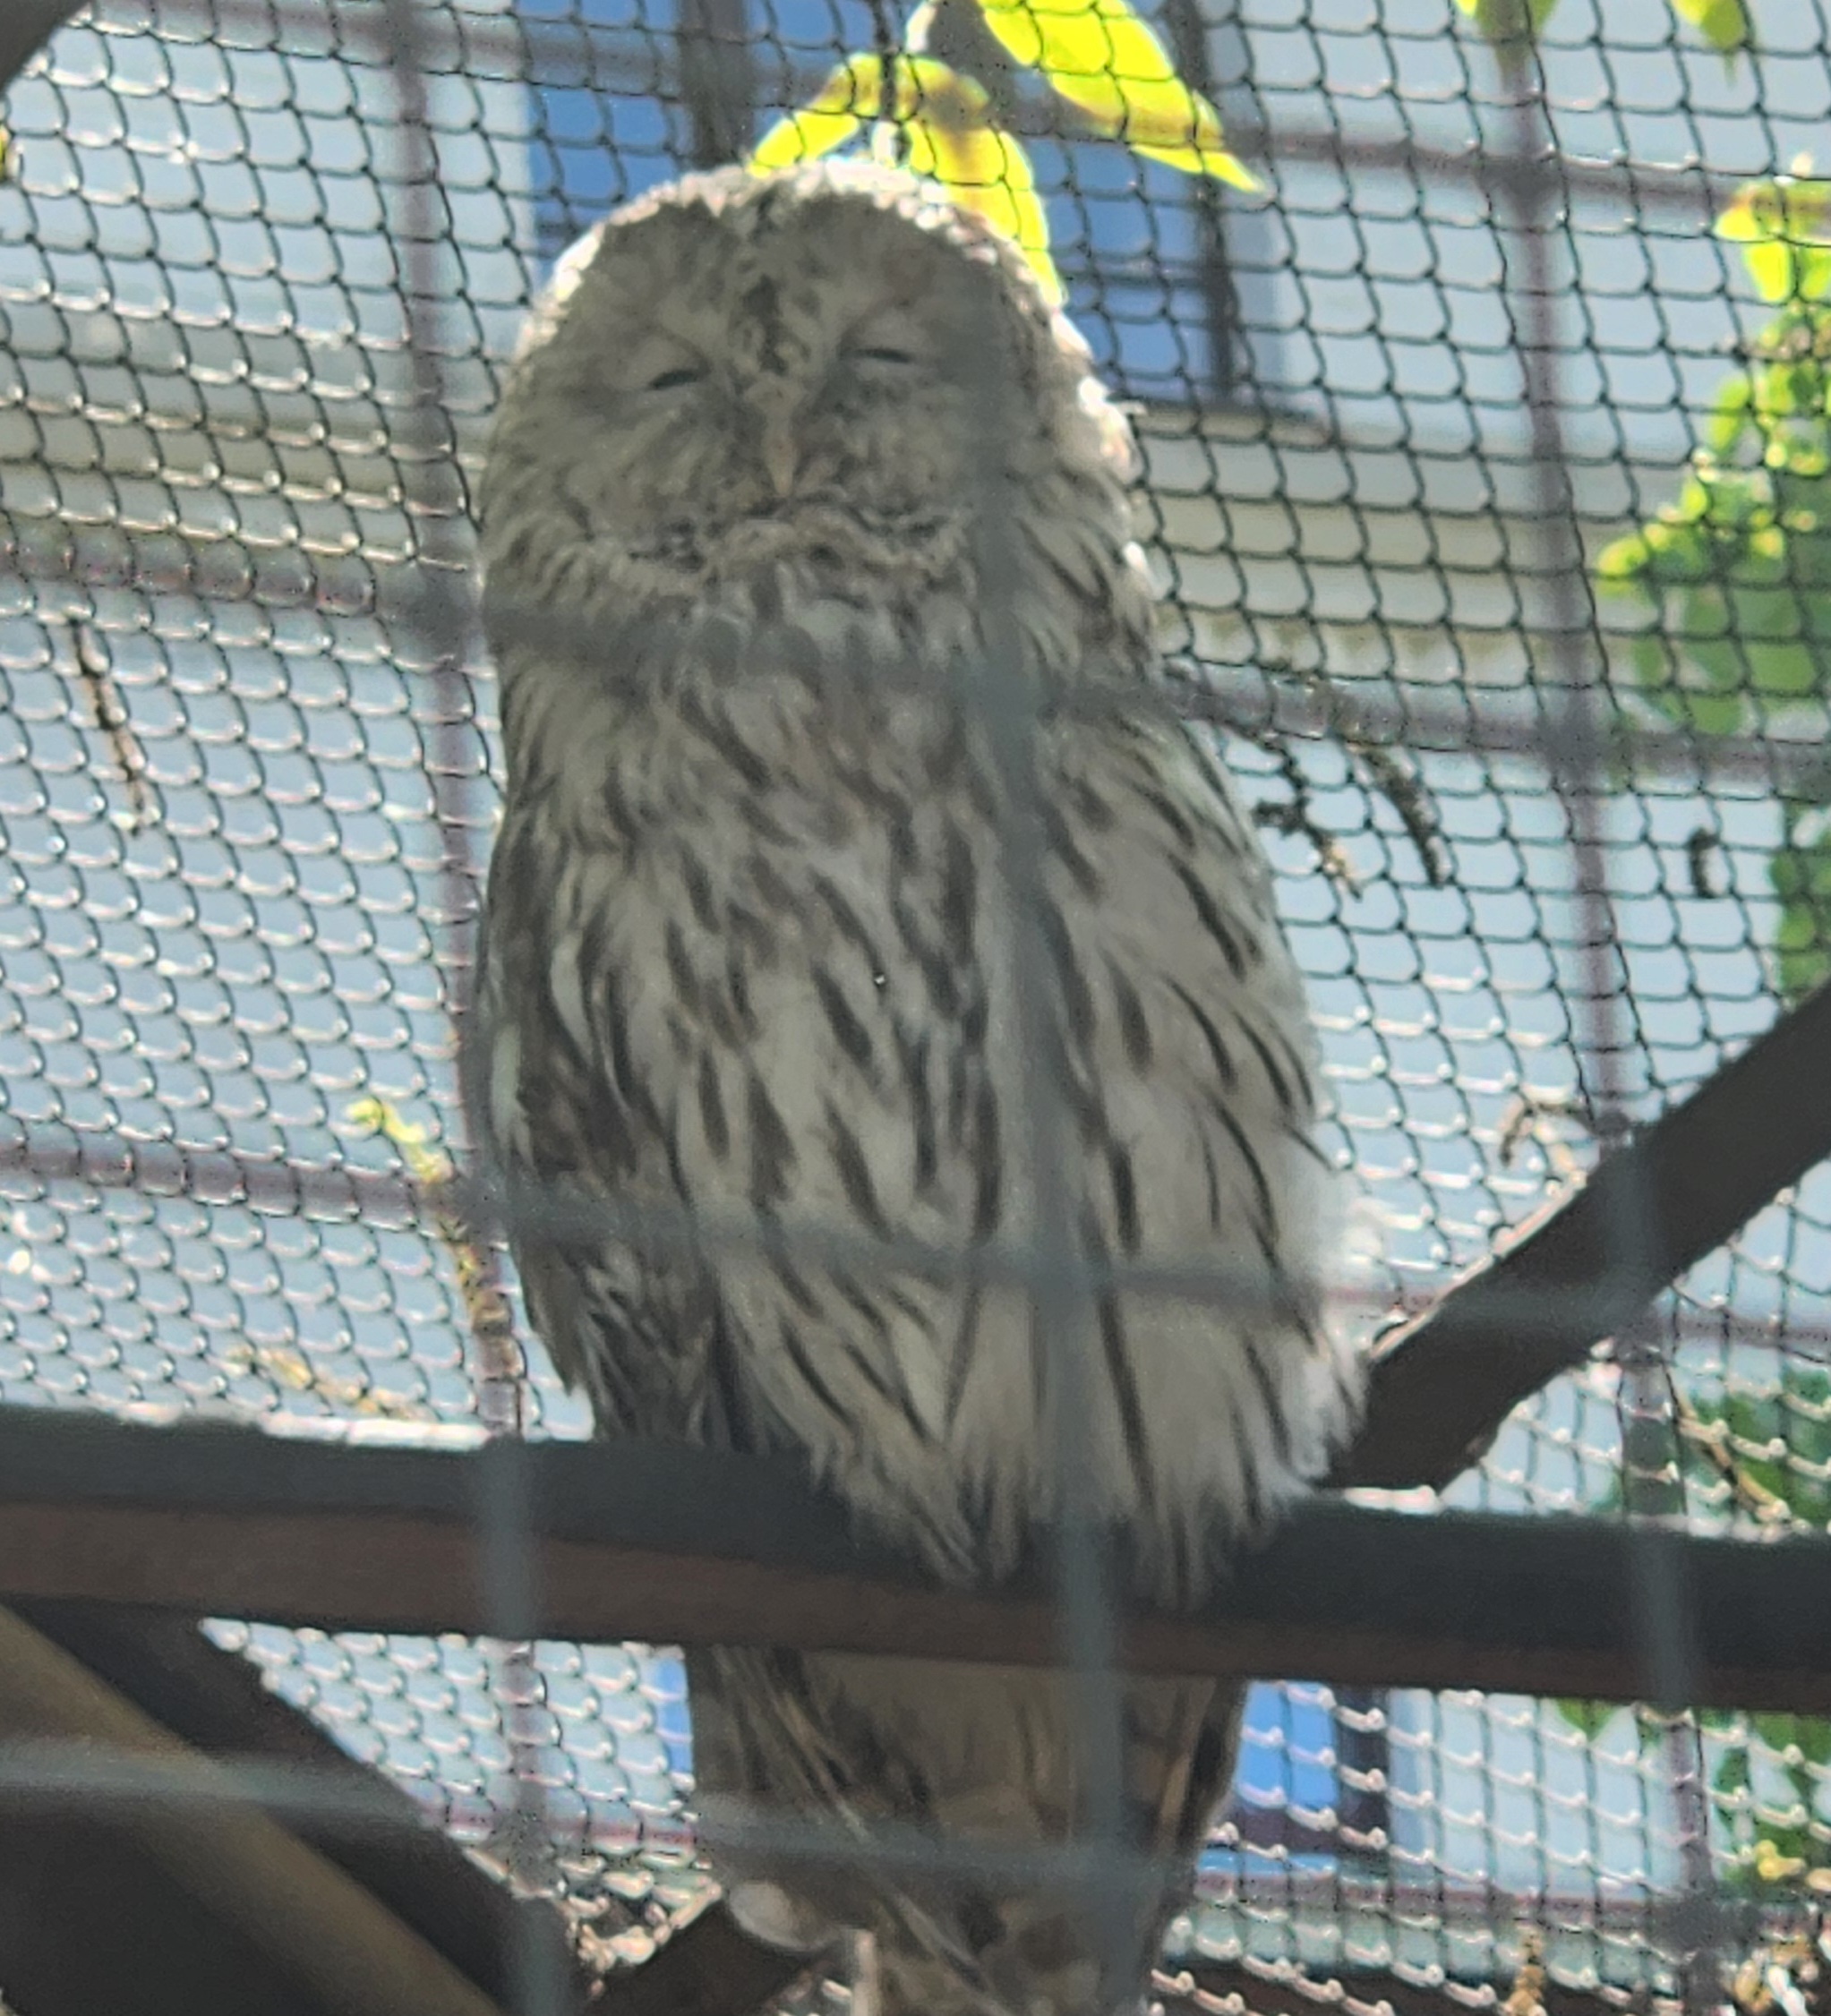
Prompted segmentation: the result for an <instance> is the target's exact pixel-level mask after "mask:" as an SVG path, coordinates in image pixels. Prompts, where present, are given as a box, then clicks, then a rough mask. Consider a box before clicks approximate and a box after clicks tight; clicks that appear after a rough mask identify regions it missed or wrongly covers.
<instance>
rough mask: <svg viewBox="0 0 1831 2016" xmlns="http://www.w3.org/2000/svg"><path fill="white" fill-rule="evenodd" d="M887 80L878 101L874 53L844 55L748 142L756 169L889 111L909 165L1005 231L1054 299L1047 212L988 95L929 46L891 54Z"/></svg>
mask: <svg viewBox="0 0 1831 2016" xmlns="http://www.w3.org/2000/svg"><path fill="white" fill-rule="evenodd" d="M894 70H895V73H896V89H895V95H894V102H886V94H885V90H884V65H883V63H882V61H881V60H880V59H879V58H878V57H877V56H848V57H847V58H846V60H845V61H844V62H843V64H840V66H839V67H838V69H836V70H835V71H834V73H833V74H832V76H830V77H829V78H828V79H827V80H826V83H825V84H823V85H822V86H821V88H820V90H819V91H818V93H817V95H816V96H815V97H814V98H811V99H810V100H809V102H808V103H807V104H806V105H804V106H803V107H801V108H800V110H799V111H796V112H791V113H790V114H788V115H787V116H786V117H785V118H783V119H779V120H778V121H777V122H776V123H775V124H774V126H772V127H771V128H770V129H769V131H768V132H766V133H765V134H764V136H763V138H762V139H761V140H760V141H758V142H757V147H756V149H755V151H754V152H753V153H752V154H751V156H750V162H749V165H750V167H751V168H752V169H753V170H754V171H755V172H756V173H757V174H758V175H767V174H769V173H770V172H771V171H772V170H774V169H776V168H784V167H792V166H793V164H794V163H795V162H797V161H806V160H811V159H813V158H816V157H817V156H818V155H822V154H830V153H831V152H832V151H833V150H834V149H835V148H839V147H843V146H844V145H845V144H846V143H847V142H848V141H851V140H852V139H854V138H855V137H856V136H857V135H858V133H859V132H860V131H861V130H862V128H863V127H864V125H865V123H866V122H867V121H868V120H877V119H889V120H894V122H895V124H896V125H897V126H898V127H899V128H900V129H901V131H902V132H903V135H904V137H905V139H906V141H907V142H908V147H909V166H910V167H911V169H912V170H913V172H914V173H915V174H917V175H927V176H928V178H929V179H930V180H931V181H934V182H937V183H938V184H940V185H941V187H942V188H943V189H945V191H946V192H947V194H948V195H949V196H950V197H952V198H953V200H954V202H956V203H957V204H959V206H960V207H961V209H965V210H972V211H974V212H975V213H976V214H977V215H979V216H980V217H982V218H985V219H986V221H987V222H988V224H989V225H991V226H993V228H994V229H995V230H997V231H999V232H1001V233H1002V234H1003V235H1005V237H1007V238H1009V239H1011V240H1013V241H1014V243H1015V244H1016V245H1017V247H1018V249H1019V250H1020V251H1021V252H1022V254H1023V256H1024V259H1025V260H1026V261H1027V262H1028V263H1029V266H1030V269H1031V271H1032V272H1033V273H1034V274H1035V275H1036V277H1037V279H1038V281H1039V283H1040V285H1041V287H1042V290H1043V293H1044V295H1046V296H1047V298H1048V302H1049V304H1050V306H1051V307H1059V306H1060V305H1061V303H1062V299H1063V292H1062V280H1061V276H1060V275H1059V274H1058V273H1057V271H1056V262H1055V261H1054V260H1053V259H1052V258H1051V257H1050V256H1049V221H1048V212H1047V211H1046V210H1045V209H1043V204H1042V199H1041V198H1040V196H1039V195H1038V194H1037V192H1036V176H1035V174H1034V173H1033V172H1032V170H1031V165H1030V157H1029V155H1028V154H1026V153H1025V152H1024V150H1023V147H1022V143H1021V142H1020V141H1018V140H1017V139H1016V138H1015V137H1014V135H1013V134H1011V133H1007V132H1004V131H1003V130H1002V129H1001V128H1000V127H999V126H998V125H997V124H996V123H995V122H994V120H993V118H992V114H991V100H990V99H989V98H988V97H987V96H986V93H985V91H984V90H983V88H982V87H981V86H980V85H979V84H977V83H975V82H974V81H973V80H972V79H971V77H963V76H961V75H960V74H959V73H957V72H955V71H953V70H950V69H949V68H948V67H947V65H946V64H945V63H941V62H938V61H937V59H936V58H935V57H933V56H898V57H896V58H895V59H894Z"/></svg>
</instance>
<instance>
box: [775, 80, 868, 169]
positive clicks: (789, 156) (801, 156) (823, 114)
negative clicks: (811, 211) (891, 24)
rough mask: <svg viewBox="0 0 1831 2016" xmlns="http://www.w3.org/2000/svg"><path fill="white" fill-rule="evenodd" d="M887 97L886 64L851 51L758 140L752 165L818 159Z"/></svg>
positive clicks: (839, 143) (787, 165)
mask: <svg viewBox="0 0 1831 2016" xmlns="http://www.w3.org/2000/svg"><path fill="white" fill-rule="evenodd" d="M883 99H884V80H883V65H882V64H880V63H879V62H878V60H877V57H876V56H848V57H847V58H846V60H845V61H844V62H843V64H840V66H839V68H838V69H837V70H835V71H834V73H833V74H832V76H830V77H829V78H828V79H827V80H826V83H824V84H823V85H822V86H821V87H820V90H819V92H818V94H817V96H816V97H814V98H810V99H809V101H808V103H807V104H806V105H804V106H802V107H800V110H799V111H796V112H791V113H789V114H788V115H786V116H785V117H783V118H781V119H778V120H777V121H776V123H775V124H774V125H773V126H772V127H771V128H770V129H769V131H768V132H766V133H765V134H764V136H763V138H762V139H761V140H760V141H757V146H756V148H755V149H754V151H753V152H752V153H751V156H750V166H751V167H752V168H754V169H755V170H756V172H757V174H758V175H767V174H768V173H769V172H770V171H771V170H772V169H774V168H791V167H793V166H794V165H795V163H796V162H797V161H813V160H817V159H818V158H819V157H820V156H821V155H823V154H831V153H832V152H833V150H834V148H836V147H843V146H844V145H845V143H846V141H849V140H850V139H851V137H852V135H853V134H854V133H855V132H858V130H859V128H860V126H861V125H863V124H864V123H865V121H866V120H867V119H875V118H876V117H877V114H878V112H879V110H880V109H881V107H882V105H883Z"/></svg>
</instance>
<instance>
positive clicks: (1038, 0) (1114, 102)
mask: <svg viewBox="0 0 1831 2016" xmlns="http://www.w3.org/2000/svg"><path fill="white" fill-rule="evenodd" d="M980 12H981V13H983V14H984V16H985V22H986V26H987V27H988V28H989V29H990V30H991V31H992V33H993V34H994V35H996V36H997V38H998V40H999V41H1000V42H1001V43H1003V44H1004V46H1005V48H1006V49H1007V50H1008V51H1009V52H1010V53H1011V55H1012V56H1014V57H1015V58H1016V60H1017V61H1018V62H1019V63H1021V64H1025V65H1026V66H1027V67H1029V68H1030V69H1032V70H1040V71H1041V73H1043V75H1044V77H1045V78H1047V79H1048V83H1049V86H1050V88H1051V90H1055V91H1056V92H1057V93H1058V94H1059V95H1060V96H1061V97H1063V98H1066V99H1067V101H1068V103H1069V104H1070V105H1073V106H1076V107H1079V108H1080V109H1081V110H1082V112H1084V113H1085V114H1086V115H1087V116H1088V117H1089V118H1090V119H1091V121H1092V122H1093V123H1094V124H1095V125H1096V126H1098V127H1099V130H1100V131H1101V132H1104V133H1108V134H1110V135H1111V136H1112V137H1113V138H1114V139H1116V140H1123V141H1125V144H1126V146H1128V147H1129V148H1131V149H1133V151H1134V153H1138V154H1143V155H1146V156H1148V157H1149V158H1151V160H1153V161H1161V162H1163V163H1164V164H1165V165H1166V166H1167V167H1172V168H1180V169H1182V171H1183V172H1184V173H1185V175H1212V176H1214V177H1215V178H1216V180H1218V181H1220V182H1230V183H1232V184H1233V185H1234V187H1235V188H1236V189H1246V190H1253V189H1257V188H1258V186H1259V184H1258V183H1257V181H1256V180H1255V179H1254V177H1253V175H1252V174H1251V173H1250V172H1249V171H1248V170H1247V169H1246V168H1245V167H1244V166H1242V164H1241V163H1240V162H1238V161H1236V159H1235V158H1234V157H1233V156H1232V155H1231V154H1229V153H1228V150H1227V146H1226V142H1225V140H1224V137H1223V135H1222V132H1221V126H1220V115H1219V113H1218V112H1217V111H1216V110H1215V109H1214V107H1212V106H1211V105H1210V104H1209V102H1208V100H1207V99H1206V98H1201V97H1198V96H1197V95H1196V93H1195V92H1194V91H1192V90H1190V89H1189V87H1188V86H1187V85H1186V84H1185V83H1184V82H1183V81H1182V79H1181V78H1180V77H1178V76H1177V75H1176V65H1175V64H1173V63H1171V61H1170V59H1169V56H1168V54H1167V53H1166V52H1165V49H1164V47H1163V44H1162V43H1161V42H1159V40H1158V38H1157V36H1156V34H1155V32H1154V31H1153V30H1151V26H1150V25H1149V23H1148V22H1146V21H1144V19H1143V18H1142V15H1140V14H1138V13H1135V12H1134V9H1133V7H1132V6H1131V4H1130V0H980Z"/></svg>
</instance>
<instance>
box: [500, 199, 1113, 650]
mask: <svg viewBox="0 0 1831 2016" xmlns="http://www.w3.org/2000/svg"><path fill="white" fill-rule="evenodd" d="M1130 460H1131V444H1130V437H1129V433H1128V431H1127V430H1126V428H1125V423H1124V422H1123V421H1122V420H1121V419H1120V418H1119V416H1118V415H1117V413H1116V412H1115V411H1114V410H1113V408H1112V406H1110V405H1109V404H1108V401H1107V399H1106V397H1105V395H1104V393H1103V392H1102V390H1101V389H1100V388H1099V384H1098V382H1097V381H1096V380H1094V379H1093V377H1092V376H1091V372H1090V365H1089V357H1088V352H1087V349H1086V346H1085V345H1084V344H1083V343H1082V341H1081V339H1080V337H1078V336H1077V335H1076V334H1075V333H1074V330H1073V329H1072V328H1071V327H1070V326H1069V324H1068V323H1067V322H1066V320H1065V319H1064V318H1063V317H1062V316H1060V315H1059V314H1057V313H1056V312H1053V311H1052V310H1051V309H1050V307H1049V305H1048V303H1047V302H1046V301H1045V299H1044V297H1043V295H1042V293H1041V291H1040V288H1039V287H1038V286H1037V285H1036V282H1035V280H1034V279H1033V278H1032V277H1031V273H1030V271H1029V269H1028V268H1027V267H1026V266H1025V265H1024V263H1023V261H1022V258H1021V257H1020V256H1019V254H1018V253H1017V252H1016V251H1015V249H1014V248H1013V247H1011V246H1010V245H1008V244H1006V243H1005V242H1004V241H1003V240H1002V239H1001V238H1000V237H998V236H997V235H996V234H995V233H994V232H993V231H991V230H990V229H989V227H988V226H985V225H983V224H982V223H981V222H980V220H979V219H978V218H974V217H972V216H971V215H968V214H966V213H964V212H963V211H961V210H959V209H956V208H955V207H954V205H953V204H951V203H950V202H948V201H947V200H946V199H945V196H943V195H942V194H941V192H939V191H937V189H935V188H933V187H932V186H930V185H928V184H923V183H921V182H919V181H917V180H916V179H915V178H914V177H912V176H910V175H903V174H901V173H898V172H896V171H894V170H889V169H885V168H880V167H872V166H869V165H867V164H863V163H826V162H822V163H813V164H809V165H805V166H803V167H798V168H793V169H789V170H785V171H783V172H782V173H780V174H776V175H760V176H759V175H751V174H749V173H747V172H745V171H744V170H742V169H727V170H721V171H719V172H717V173H714V174H711V175H694V176H689V177H688V178H687V179H685V180H683V181H681V182H679V183H677V184H672V185H671V186H670V187H667V188H664V189H660V190H657V191H655V192H652V193H651V194H649V195H647V196H646V197H644V198H643V199H642V200H641V201H638V202H637V203H634V204H632V205H630V206H629V208H627V209H623V210H620V211H618V212H617V213H615V214H614V215H613V216H612V217H611V218H608V219H607V220H606V221H605V222H604V223H603V224H602V225H600V226H598V227H597V228H596V229H595V231H593V232H592V233H591V234H590V235H588V236H587V237H586V238H585V239H584V240H583V241H582V242H581V243H579V244H578V245H577V246H575V247H574V248H573V250H572V251H571V252H569V253H568V254H567V256H566V257H565V259H564V260H563V261H561V262H560V267H559V269H558V271H557V272H556V274H555V276H554V279H553V282H552V286H551V287H550V288H549V290H548V292H547V294H546V295H545V296H544V297H543V300H542V302H541V303H540V304H539V306H538V307H537V309H536V311H535V315H534V318H533V320H532V321H531V323H530V325H529V329H528V332H527V334H526V337H525V338H524V341H523V344H522V347H521V350H520V352H519V354H518V357H517V360H516V363H515V365H514V367H513V369H512V371H511V372H510V375H509V383H508V386H507V389H506V390H505V394H504V397H503V401H502V406H501V412H500V414H499V415H498V418H497V422H496V425H495V429H494V432H493V436H492V441H491V446H490V451H489V457H488V462H487V466H486V469H485V472H484V476H483V483H482V487H481V490H480V492H479V503H480V506H481V517H482V525H483V560H484V566H485V570H486V577H487V582H488V593H489V600H490V602H492V603H494V604H495V605H496V606H497V607H498V608H499V609H501V608H503V607H505V606H506V605H507V604H508V603H509V602H521V603H522V604H524V605H525V606H527V607H534V608H552V607H556V606H557V607H559V608H562V609H564V610H566V611H569V612H570V613H573V614H576V615H586V616H591V615H593V614H595V613H599V612H602V613H604V614H611V613H615V614H618V615H621V616H629V615H630V614H633V613H635V612H637V611H642V612H647V613H651V614H655V613H664V612H666V611H669V610H680V611H687V610H689V609H698V610H704V609H706V607H708V606H725V607H730V608H732V609H734V610H741V609H742V608H743V606H744V605H745V602H746V598H752V599H754V597H755V596H756V594H757V590H758V585H759V584H760V583H762V582H764V581H765V580H769V579H773V580H774V582H775V584H776V586H775V590H774V593H777V594H781V593H783V592H786V593H788V594H792V595H794V596H796V597H797V598H798V599H805V598H807V597H809V596H811V597H813V598H815V599H820V598H834V599H838V600H841V601H846V600H853V599H856V600H857V601H859V602H871V603H876V604H878V605H882V604H883V603H884V602H886V601H890V602H900V603H903V604H904V605H905V606H909V607H911V608H915V607H919V606H920V603H921V602H922V600H923V598H924V597H925V596H932V594H934V592H935V591H936V589H937V587H940V586H943V585H946V584H949V583H954V584H958V583H960V582H961V581H962V579H963V577H965V576H968V575H970V572H971V566H972V558H971V556H972V551H973V548H974V542H975V527H976V525H979V524H982V522H983V512H984V509H985V507H986V502H987V499H988V495H990V494H996V496H997V508H998V509H999V510H1000V511H1001V512H1003V513H1004V514H1005V516H1006V517H1007V518H1009V519H1011V520H1014V521H1015V522H1017V523H1020V524H1022V523H1026V522H1031V521H1034V522H1035V523H1037V524H1038V525H1046V526H1047V527H1048V534H1047V536H1048V542H1049V543H1050V545H1051V547H1052V549H1053V551H1054V553H1055V565H1056V572H1057V576H1060V575H1061V574H1062V573H1063V572H1064V571H1065V572H1066V573H1067V574H1068V575H1070V576H1074V575H1076V574H1079V575H1080V576H1082V577H1084V578H1086V579H1088V580H1089V581H1090V583H1091V577H1093V576H1096V575H1098V574H1099V572H1100V571H1101V568H1102V567H1103V565H1104V564H1105V562H1104V560H1102V559H1100V558H1099V556H1101V555H1105V554H1108V553H1109V554H1110V560H1111V564H1112V565H1113V566H1114V567H1119V568H1123V565H1124V562H1123V560H1122V555H1123V554H1124V552H1125V542H1126V537H1127V532H1126V511H1125V496H1124V484H1125V478H1126V476H1127V475H1128V474H1129V473H1130ZM1039 536H1043V534H1039ZM1065 556H1066V557H1065ZM1039 564H1043V561H1042V560H1041V558H1040V557H1039ZM1071 585H1072V583H1071Z"/></svg>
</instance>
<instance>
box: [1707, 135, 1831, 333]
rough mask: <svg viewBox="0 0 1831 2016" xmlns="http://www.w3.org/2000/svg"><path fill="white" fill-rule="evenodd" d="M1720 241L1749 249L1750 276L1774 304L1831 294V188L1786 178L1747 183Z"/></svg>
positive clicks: (1727, 214)
mask: <svg viewBox="0 0 1831 2016" xmlns="http://www.w3.org/2000/svg"><path fill="white" fill-rule="evenodd" d="M1801 167H1810V163H1806V162H1802V163H1801ZM1716 235H1717V236H1718V237H1719V238H1727V239H1728V240H1730V242H1731V243H1734V244H1740V245H1742V246H1743V247H1745V248H1746V249H1745V250H1744V252H1743V254H1742V257H1743V259H1744V260H1745V261H1747V263H1748V269H1749V273H1750V278H1752V279H1753V280H1754V283H1755V285H1756V286H1757V287H1758V288H1759V290H1760V291H1761V293H1762V295H1764V296H1765V297H1766V298H1767V300H1769V301H1801V300H1817V299H1820V298H1822V297H1823V296H1824V295H1825V294H1826V292H1827V289H1831V182H1826V181H1822V180H1819V179H1817V178H1815V177H1813V176H1811V175H1775V177H1774V179H1773V180H1772V181H1771V182H1750V183H1747V184H1744V185H1743V186H1742V187H1741V189H1739V190H1738V191H1737V192H1736V199H1735V201H1734V202H1733V203H1732V204H1731V205H1730V206H1729V208H1728V209H1726V210H1724V213H1723V214H1722V216H1721V217H1719V218H1717V220H1716Z"/></svg>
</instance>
